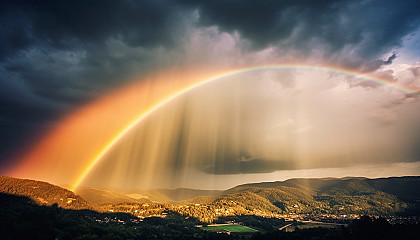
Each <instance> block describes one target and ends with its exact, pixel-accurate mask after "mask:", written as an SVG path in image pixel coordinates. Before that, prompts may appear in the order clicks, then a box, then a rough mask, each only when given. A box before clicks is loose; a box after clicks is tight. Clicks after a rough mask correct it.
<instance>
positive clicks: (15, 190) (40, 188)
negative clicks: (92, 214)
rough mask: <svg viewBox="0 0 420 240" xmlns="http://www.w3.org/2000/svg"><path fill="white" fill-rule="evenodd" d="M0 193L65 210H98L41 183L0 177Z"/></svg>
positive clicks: (85, 202)
mask: <svg viewBox="0 0 420 240" xmlns="http://www.w3.org/2000/svg"><path fill="white" fill-rule="evenodd" d="M0 193H5V194H11V195H15V196H25V197H28V198H30V199H32V200H33V201H34V202H36V203H37V204H39V205H45V206H51V205H53V204H57V206H58V207H61V208H66V209H91V210H97V209H98V207H97V206H95V205H93V204H91V203H89V202H88V201H86V200H85V199H83V198H82V197H80V196H78V195H76V194H74V193H73V192H71V191H69V190H67V189H64V188H61V187H58V186H55V185H52V184H49V183H46V182H41V181H34V180H28V179H18V178H12V177H6V176H0Z"/></svg>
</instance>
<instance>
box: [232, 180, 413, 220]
mask: <svg viewBox="0 0 420 240" xmlns="http://www.w3.org/2000/svg"><path fill="white" fill-rule="evenodd" d="M417 189H420V177H398V178H379V179H367V178H343V179H336V178H326V179H290V180H286V181H278V182H266V183H252V184H244V185H239V186H236V187H234V188H231V189H229V190H227V191H225V194H232V193H239V192H252V193H255V194H257V195H259V196H262V197H264V198H265V199H268V200H269V201H270V202H271V203H272V204H273V205H275V206H277V207H278V208H280V209H281V212H282V213H311V214H324V213H327V214H352V213H353V214H376V215H393V214H416V215H417V214H419V209H420V193H419V191H417Z"/></svg>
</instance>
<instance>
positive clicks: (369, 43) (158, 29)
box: [0, 0, 420, 187]
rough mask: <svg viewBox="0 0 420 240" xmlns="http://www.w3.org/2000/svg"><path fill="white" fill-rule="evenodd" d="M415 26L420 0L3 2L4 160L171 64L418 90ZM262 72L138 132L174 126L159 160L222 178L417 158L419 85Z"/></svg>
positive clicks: (217, 88)
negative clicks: (272, 67)
mask: <svg viewBox="0 0 420 240" xmlns="http://www.w3.org/2000/svg"><path fill="white" fill-rule="evenodd" d="M419 26H420V3H419V2H418V1H416V0H406V1H391V0H389V1H388V0H385V1H383V0H382V1H379V0H378V1H375V0H371V1H370V0H366V1H344V0H343V1H337V0H334V1H332V0H322V1H311V0H307V1H274V0H273V1H269V0H267V1H252V0H245V1H239V0H238V1H235V0H230V1H189V0H178V1H164V0H162V1H161V0H155V1H152V0H150V1H128V0H127V1H110V0H109V1H108V0H105V1H37V2H34V1H19V0H17V1H7V2H4V3H1V4H0V33H1V34H0V130H1V134H0V164H1V165H0V166H4V167H3V168H5V167H6V166H9V165H13V164H14V161H15V159H14V156H16V155H19V154H20V151H22V149H26V147H27V146H31V145H33V144H34V142H37V141H38V140H39V139H40V138H42V136H43V135H44V134H45V133H46V132H48V131H49V130H50V129H52V128H53V127H54V126H56V125H57V124H59V122H60V119H62V118H63V117H64V116H66V115H67V114H69V113H71V112H74V111H76V110H77V109H79V108H80V107H82V106H85V105H86V104H89V103H90V102H92V101H95V100H97V99H100V98H101V97H103V96H106V95H107V94H109V93H112V92H113V91H114V90H116V89H119V88H120V87H122V86H126V85H127V84H130V83H132V82H133V81H141V79H142V76H150V75H151V74H158V73H159V72H162V71H167V70H174V69H205V71H207V72H211V71H215V72H217V71H223V70H228V69H233V68H240V67H244V66H249V65H267V64H278V63H287V62H294V63H300V64H307V65H318V66H319V65H327V66H331V65H334V66H337V67H341V68H345V69H350V70H353V71H357V72H361V73H367V74H371V75H375V76H378V77H381V78H384V79H387V80H389V81H391V82H395V83H398V84H401V85H403V86H405V87H407V88H409V89H420V63H419V62H420V50H419V49H420V27H419ZM259 74H260V75H258V74H257V75H249V76H243V77H241V79H239V78H234V79H233V80H232V81H230V83H227V85H226V84H225V85H223V84H222V83H217V84H216V85H214V86H213V87H210V88H209V89H207V91H204V89H202V90H200V91H203V92H200V94H199V93H196V94H192V95H191V96H189V97H188V98H186V99H182V100H181V101H180V102H179V103H178V105H174V106H169V107H168V109H164V110H163V111H162V112H161V113H159V114H157V116H155V117H154V118H156V121H155V122H154V123H153V122H150V123H149V122H147V123H145V126H143V127H142V128H141V129H139V130H138V132H137V133H136V134H135V136H137V137H136V138H137V139H142V138H148V139H150V138H153V136H156V133H154V132H153V131H152V130H148V133H145V132H144V131H146V130H144V129H147V128H146V126H149V128H148V129H158V130H159V131H160V132H165V133H166V134H167V136H168V137H167V138H168V139H171V140H167V141H168V143H167V144H166V145H165V146H164V147H162V149H166V150H167V156H166V155H165V157H164V158H165V159H166V160H164V161H163V162H162V163H164V164H167V165H168V167H167V168H168V169H172V170H173V171H175V172H177V174H178V175H179V174H180V173H179V172H182V171H181V170H179V169H180V168H182V169H184V168H185V169H187V168H193V169H194V170H193V171H192V172H194V173H189V174H192V175H194V174H196V175H197V176H198V175H200V174H204V175H206V174H210V175H217V176H220V175H235V174H251V175H252V174H264V173H270V174H272V172H273V171H277V170H290V171H300V170H301V169H323V168H325V169H332V168H339V167H354V164H355V163H363V162H369V163H372V164H376V163H381V164H391V165H392V164H399V163H409V164H417V162H418V161H420V150H418V149H420V125H419V124H418V122H420V121H419V120H420V114H419V113H417V112H420V111H419V110H420V108H419V106H420V104H419V100H418V97H417V95H415V94H407V93H401V92H398V91H393V90H392V89H391V90H390V89H388V88H386V87H384V86H381V85H378V84H376V83H372V82H369V81H366V80H363V79H354V78H350V77H349V76H336V75H331V74H329V73H312V72H306V71H298V70H293V71H292V70H290V71H273V72H266V73H259ZM315 78H316V79H321V80H316V79H315ZM133 79H134V80H133ZM243 79H245V80H243ZM255 79H259V81H258V80H257V81H256V80H255ZM209 99H211V100H209ZM279 109H280V110H279ZM209 113H212V115H211V116H210V115H209ZM206 114H208V117H207V118H204V117H203V116H206ZM159 119H160V120H159ZM168 119H169V120H168ZM170 119H173V120H170ZM203 119H204V120H207V121H204V120H203ZM165 121H169V122H170V124H169V123H167V122H165ZM156 122H158V123H161V124H162V125H164V127H159V125H158V124H157V123H156ZM174 123H177V124H174ZM206 124H207V125H206ZM203 125H204V126H205V127H203ZM221 126H223V127H221ZM162 128H163V129H162ZM201 128H205V129H204V130H202V129H201ZM326 129H329V130H328V131H326ZM158 130H156V131H158ZM169 132H170V133H171V134H168V133H169ZM297 132H299V134H300V135H299V137H297V136H295V135H296V133H297ZM222 133H224V134H222ZM149 135H150V136H149ZM301 135H305V136H301ZM165 136H166V135H165ZM344 136H345V137H344ZM132 137H133V138H134V136H132ZM155 138H156V139H155V140H153V141H158V140H157V137H155ZM343 138H345V140H342V139H343ZM267 139H269V140H267ZM285 139H287V140H285ZM337 139H340V140H339V141H338V140H337ZM133 141H134V140H133ZM138 141H139V140H137V142H138ZM194 143H200V144H199V145H198V144H195V145H194ZM139 144H140V145H141V143H139ZM128 145H130V144H127V146H128ZM143 145H144V144H143ZM330 145H334V149H331V148H329V147H328V146H330ZM130 146H132V144H131V145H130ZM206 146H207V147H206ZM309 146H311V147H309ZM146 147H147V146H143V147H142V148H141V149H145V148H146ZM121 148H122V147H121ZM131 148H133V147H131ZM192 149H193V150H192ZM356 149H357V150H356ZM372 149H374V150H375V151H372ZM382 149H388V150H389V152H387V154H386V156H387V157H386V159H385V158H384V157H383V155H381V154H378V153H380V152H383V151H382ZM127 151H128V150H126V149H125V150H121V149H120V150H118V149H117V151H116V153H114V155H115V156H116V158H118V157H117V156H121V155H124V154H125V155H126V154H127ZM145 151H146V150H142V151H140V150H138V149H137V148H136V150H132V151H131V152H130V156H131V159H132V160H131V161H135V160H136V159H139V158H140V155H141V154H144V155H146V156H150V157H152V156H153V154H152V153H151V152H150V153H147V152H145ZM148 151H151V150H148ZM162 151H163V150H162ZM349 152H350V153H349ZM123 153H124V154H123ZM174 154H175V156H174ZM125 155H124V156H125ZM112 156H113V155H112V154H111V156H110V158H111V157H112ZM171 156H172V158H171ZM311 156H312V157H311ZM313 156H317V157H313ZM312 158H313V160H308V159H312ZM338 158H339V159H347V160H344V161H343V162H337V161H336V159H338ZM180 159H182V160H180ZM188 159H189V160H188ZM197 159H198V160H197ZM107 162H108V164H111V163H112V162H113V161H112V160H110V161H107ZM130 166H131V167H132V166H133V163H130V164H129V163H127V164H126V165H124V166H121V168H120V169H126V168H130ZM415 166H416V169H417V170H419V169H420V167H419V166H418V164H417V165H415ZM382 167H383V166H382ZM108 168H110V166H108V167H107V165H106V164H104V165H103V166H102V168H100V169H102V170H103V171H106V169H108ZM168 171H169V170H168ZM197 172H198V173H197ZM344 172H345V171H344ZM136 174H137V173H136V172H133V173H132V175H133V176H134V175H136ZM177 174H174V173H173V174H172V175H177ZM363 174H364V175H368V173H363ZM363 174H362V175H363ZM411 174H417V175H418V174H420V172H414V173H411ZM117 175H118V174H117ZM184 175H188V174H187V173H185V174H184ZM196 175H194V176H196ZM251 175H250V176H251ZM286 175H287V174H286ZM286 175H284V176H286ZM315 175H316V174H315ZM315 175H314V176H315ZM343 175H345V173H343ZM385 175H386V174H385ZM118 176H120V175H118ZM200 176H201V175H200ZM252 176H253V177H251V178H249V179H254V177H255V176H257V175H252ZM282 176H283V175H282ZM287 176H289V175H287ZM316 176H318V175H316ZM175 177H176V176H175ZM275 177H277V178H279V175H276V176H275ZM275 177H273V178H275ZM115 178H118V177H115ZM133 178H134V177H133ZM98 179H99V177H98ZM255 180H258V179H257V178H255ZM97 181H99V180H97ZM128 181H129V180H124V181H122V180H121V181H120V182H121V184H123V182H128ZM180 181H181V180H180ZM182 181H184V180H182ZM182 181H181V182H182ZM185 181H187V180H185ZM93 182H95V181H93ZM232 184H233V182H232ZM119 186H120V185H118V184H117V185H116V187H119Z"/></svg>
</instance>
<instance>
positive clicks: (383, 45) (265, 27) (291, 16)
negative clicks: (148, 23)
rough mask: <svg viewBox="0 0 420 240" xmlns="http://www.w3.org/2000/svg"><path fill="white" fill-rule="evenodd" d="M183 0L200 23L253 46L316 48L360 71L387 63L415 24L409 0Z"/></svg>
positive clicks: (419, 11) (414, 5)
mask: <svg viewBox="0 0 420 240" xmlns="http://www.w3.org/2000/svg"><path fill="white" fill-rule="evenodd" d="M187 2H190V3H191V4H196V3H197V2H199V8H198V9H199V14H200V24H202V25H204V26H217V27H219V28H220V30H222V31H227V32H238V33H239V34H240V35H241V36H242V37H244V38H246V39H248V40H250V41H251V43H252V45H253V46H254V47H255V48H264V47H267V46H274V47H280V48H284V49H294V50H298V51H301V52H302V55H303V56H305V57H306V56H307V54H308V53H313V52H317V51H320V52H322V55H323V56H322V57H325V58H327V59H329V60H336V61H337V60H338V61H339V63H340V64H342V65H345V66H347V67H351V68H360V69H361V70H364V71H371V70H375V69H376V68H378V67H380V65H384V64H389V63H391V62H392V60H393V59H395V57H396V56H395V55H392V57H391V58H389V59H388V60H387V61H383V62H382V61H378V59H380V58H381V56H382V55H383V54H385V53H387V52H389V51H391V50H392V49H393V48H395V47H398V46H400V44H401V41H402V38H403V37H404V36H406V35H407V34H409V33H410V32H412V31H413V30H415V29H416V28H418V26H419V23H420V22H419V19H420V3H419V1H415V0H408V1H401V2H398V3H397V2H395V1H391V0H389V1H347V0H341V1H336V0H324V1H312V0H307V1H276V0H272V1H253V0H245V1H235V0H232V1H187ZM378 63H379V64H378ZM365 64H368V67H364V65H365ZM372 64H373V66H372Z"/></svg>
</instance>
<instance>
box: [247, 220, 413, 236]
mask: <svg viewBox="0 0 420 240" xmlns="http://www.w3.org/2000/svg"><path fill="white" fill-rule="evenodd" d="M419 236H420V225H419V224H418V223H417V224H411V225H407V224H395V225H391V224H389V223H388V222H387V221H386V220H385V219H384V218H375V217H369V216H363V217H361V219H355V220H353V222H352V223H351V224H349V226H348V227H344V226H343V227H341V228H321V227H319V228H306V229H299V228H298V227H297V228H296V229H295V231H294V232H284V231H271V232H267V233H264V234H262V233H257V234H254V235H253V236H252V238H251V239H253V240H269V239H285V240H292V239H305V240H329V239H344V240H365V239H366V240H368V239H369V240H394V239H404V240H417V239H418V237H419Z"/></svg>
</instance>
